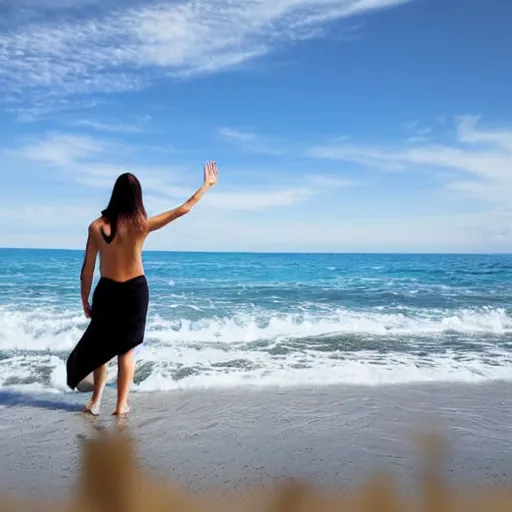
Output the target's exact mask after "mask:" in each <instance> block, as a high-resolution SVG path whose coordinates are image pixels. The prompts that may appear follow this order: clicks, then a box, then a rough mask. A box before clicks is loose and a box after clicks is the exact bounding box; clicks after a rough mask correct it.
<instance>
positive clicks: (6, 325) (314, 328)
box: [0, 306, 512, 392]
mask: <svg viewBox="0 0 512 512" xmlns="http://www.w3.org/2000/svg"><path fill="white" fill-rule="evenodd" d="M241 307H243V306H241ZM166 311H167V316H163V315H162V314H160V315H157V314H155V313H152V314H151V315H150V316H149V318H148V324H147V331H146V342H145V343H144V345H143V346H141V347H140V348H139V349H138V351H137V371H136V388H137V389H138V390H140V391H156V390H170V389H177V388H188V387H190V388H196V387H218V386H221V387H224V386H244V385H249V386H263V385H273V386H275V385H278V386H295V385H329V384H370V385H376V384H398V383H406V382H427V381H461V382H480V381H484V380H496V379H512V352H511V351H510V350H509V349H508V348H507V347H510V341H511V339H512V338H511V336H510V333H512V317H511V316H510V314H509V313H508V312H507V310H506V309H504V308H473V309H460V310H455V311H448V310H442V309H414V308H402V309H399V310H391V309H386V308H375V309H372V310H366V311H356V310H350V309H342V308H338V309H333V308H331V309H329V308H327V307H326V308H324V309H319V310H316V311H312V310H308V309H303V310H300V309H299V308H297V309H296V310H295V311H294V312H291V313H277V312H275V311H273V310H268V309H264V308H256V307H253V308H250V309H248V310H245V311H244V310H242V309H239V310H237V311H235V312H233V313H232V314H229V315H227V314H226V315H224V316H220V315H219V316H209V317H208V316H205V315H204V312H201V316H200V318H199V319H197V320H193V319H191V318H187V317H182V316H176V317H175V318H174V317H173V316H172V315H173V314H175V313H176V312H177V311H178V312H179V314H182V311H181V310H178V309H172V308H170V307H169V308H168V309H167V310H166ZM192 313H197V311H195V310H193V309H192V310H191V313H190V314H192ZM210 314H211V313H210ZM86 326H87V320H86V319H85V318H84V317H83V314H82V313H81V311H79V310H62V309H59V308H57V307H49V306H47V307H40V308H33V309H31V310H21V311H20V310H15V309H11V308H6V307H0V360H1V365H0V387H13V386H14V387H17V388H26V389H35V387H37V386H41V387H42V388H44V389H49V390H57V391H59V392H61V391H65V390H66V386H65V360H66V357H67V354H68V353H69V351H70V350H71V349H72V348H73V347H74V345H75V344H76V343H77V341H78V340H79V338H80V336H81V335H82V333H83V331H84V330H85V328H86ZM114 377H115V372H113V373H112V378H114Z"/></svg>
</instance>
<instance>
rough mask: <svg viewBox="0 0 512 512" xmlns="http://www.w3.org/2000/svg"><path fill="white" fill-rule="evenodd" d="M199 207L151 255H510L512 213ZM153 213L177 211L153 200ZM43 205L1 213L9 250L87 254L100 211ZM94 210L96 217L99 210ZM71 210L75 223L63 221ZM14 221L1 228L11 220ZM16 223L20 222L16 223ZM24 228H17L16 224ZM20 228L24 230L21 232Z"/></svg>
mask: <svg viewBox="0 0 512 512" xmlns="http://www.w3.org/2000/svg"><path fill="white" fill-rule="evenodd" d="M207 197H208V198H205V203H204V204H205V207H204V208H197V209H194V211H193V212H191V214H190V215H188V216H186V217H184V218H182V219H180V220H179V221H177V222H176V223H175V224H173V225H172V226H171V227H169V228H168V229H165V230H162V231H161V232H157V233H155V234H154V235H152V236H151V237H150V238H149V240H148V243H147V249H156V250H211V251H277V252H280V251H298V252H302V251H306V252H426V253H428V252H480V251H485V252H510V250H511V249H512V229H511V225H512V213H510V212H508V213H497V212H489V213H485V214H466V215H439V216H405V215H404V216H402V217H385V216H384V217H379V218H357V217H354V218H330V219H325V220H323V221H322V222H318V221H314V220H306V221H304V220H302V219H301V220H291V219H286V218H282V217H280V216H277V215H276V216H274V217H273V218H272V219H269V218H260V219H258V221H257V222H251V221H249V220H248V219H247V218H245V217H240V216H236V215H233V214H232V212H229V211H223V210H216V209H214V208H211V206H210V205H209V204H208V201H209V199H210V198H211V197H213V196H207ZM147 199H148V201H147V206H148V210H149V211H151V212H155V213H156V212H158V211H160V210H161V209H167V208H169V207H171V206H172V205H169V204H168V203H166V202H165V201H164V202H163V203H160V201H161V200H160V199H158V200H156V202H154V201H153V199H154V198H152V197H151V196H149V197H147ZM38 206H39V205H34V206H33V209H32V211H24V212H23V213H22V214H21V215H18V216H16V218H13V217H12V214H10V216H9V215H6V214H5V212H6V210H2V209H0V226H2V228H1V229H0V235H1V236H0V239H1V242H0V243H1V245H2V246H4V247H5V246H11V247H12V246H16V247H49V248H51V247H53V248H55V247H58V248H78V249H82V248H83V246H84V243H85V236H86V226H87V224H88V222H90V221H91V220H92V219H93V218H94V216H95V215H96V214H97V212H96V211H95V210H94V208H91V209H84V210H83V211H81V210H80V209H77V208H76V207H75V209H73V205H72V204H68V203H62V204H54V205H52V206H48V205H46V208H43V209H42V210H41V215H40V216H39V215H38ZM93 210H94V211H93ZM63 212H69V217H68V215H67V213H66V215H63ZM4 219H5V220H8V221H9V222H1V221H3V220H4ZM14 221H15V222H14ZM13 225H15V226H16V229H10V226H13ZM20 225H23V228H24V229H23V230H22V232H20Z"/></svg>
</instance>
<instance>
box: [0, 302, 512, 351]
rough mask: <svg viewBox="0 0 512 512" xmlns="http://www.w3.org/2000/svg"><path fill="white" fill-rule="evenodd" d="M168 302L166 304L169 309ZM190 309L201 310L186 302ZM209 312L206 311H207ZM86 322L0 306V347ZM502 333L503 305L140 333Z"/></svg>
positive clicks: (162, 336)
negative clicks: (499, 306)
mask: <svg viewBox="0 0 512 512" xmlns="http://www.w3.org/2000/svg"><path fill="white" fill-rule="evenodd" d="M173 309H174V308H173V307H172V305H171V306H170V307H169V308H168V311H169V312H172V311H173ZM187 309H191V310H192V311H193V312H198V311H201V309H200V308H198V307H193V306H189V307H188V308H187ZM210 314H211V313H210ZM86 325H87V321H86V319H85V318H84V317H83V315H82V313H81V312H80V311H76V310H68V311H66V310H60V309H57V308H52V309H50V308H37V309H32V310H29V311H17V310H9V309H7V308H1V307H0V350H21V351H23V350H51V351H60V350H68V349H70V348H72V347H73V345H74V344H75V343H76V342H77V341H78V339H79V338H80V336H81V334H82V332H83V330H84V329H85V327H86ZM450 332H452V333H461V334H465V335H478V334H491V335H504V334H508V333H511V332H512V317H511V316H510V315H509V314H508V312H507V310H506V309H505V308H479V309H461V310H456V311H445V310H425V309H420V310H415V309H412V308H408V309H407V308H403V309H402V310H400V311H398V312H386V311H385V310H383V308H379V309H374V310H371V311H352V310H348V309H335V310H327V309H324V310H321V311H317V312H314V311H307V310H306V311H304V310H302V311H301V310H300V309H299V308H297V312H295V313H286V314H284V313H281V314H279V313H276V312H275V311H270V310H265V309H254V310H252V311H251V312H243V311H239V312H236V313H234V314H232V315H230V316H210V317H208V316H202V317H201V318H200V319H198V320H192V319H190V318H163V317H162V316H160V315H155V314H153V315H150V316H149V318H148V323H147V331H146V335H147V336H146V337H147V339H148V340H149V341H150V342H158V343H159V344H169V343H174V342H177V343H180V342H196V343H197V342H198V343H201V342H215V341H222V342H224V343H247V342H254V341H258V340H273V339H276V338H283V337H286V338H295V339H302V338H310V337H318V336H324V335H336V334H338V335H344V334H352V335H357V334H361V335H373V336H404V335H410V336H435V335H441V334H443V333H450Z"/></svg>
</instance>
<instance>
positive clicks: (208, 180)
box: [204, 161, 218, 187]
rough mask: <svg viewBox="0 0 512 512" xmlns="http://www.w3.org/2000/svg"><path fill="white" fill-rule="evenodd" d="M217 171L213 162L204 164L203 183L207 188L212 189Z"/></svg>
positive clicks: (215, 181)
mask: <svg viewBox="0 0 512 512" xmlns="http://www.w3.org/2000/svg"><path fill="white" fill-rule="evenodd" d="M217 176H218V169H217V164H216V163H215V162H209V161H208V162H206V163H205V164H204V183H205V185H207V186H208V187H213V186H214V185H215V184H216V183H217Z"/></svg>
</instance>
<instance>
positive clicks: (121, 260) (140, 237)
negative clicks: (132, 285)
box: [93, 218, 148, 282]
mask: <svg viewBox="0 0 512 512" xmlns="http://www.w3.org/2000/svg"><path fill="white" fill-rule="evenodd" d="M93 233H94V238H95V239H96V243H97V247H98V251H99V254H100V272H101V276H102V277H105V278H108V279H112V280H114V281H118V282H124V281H129V280H130V279H133V278H135V277H138V276H140V275H143V274H144V268H143V265H142V248H143V245H144V241H145V240H146V237H147V235H148V230H147V228H146V227H145V226H142V227H141V226H140V225H136V224H134V223H133V222H130V221H122V220H118V222H117V229H116V233H115V236H114V238H113V239H112V240H111V239H110V236H111V234H112V233H111V226H110V225H109V223H108V222H107V221H106V220H105V219H104V218H100V219H97V220H96V221H94V223H93Z"/></svg>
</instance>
